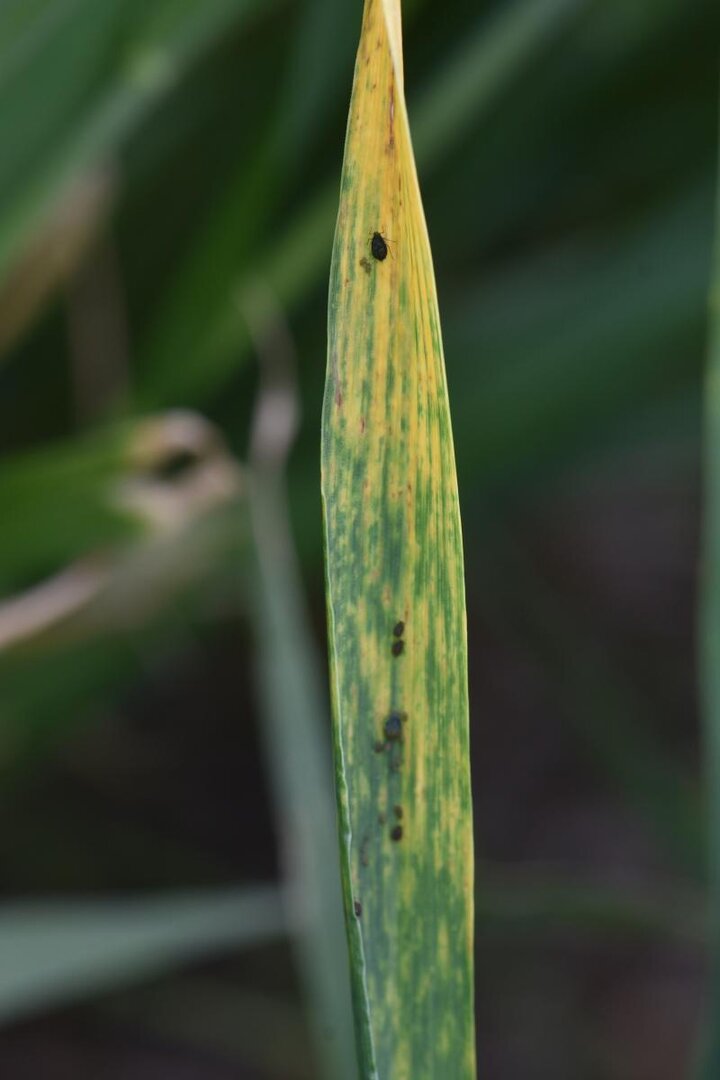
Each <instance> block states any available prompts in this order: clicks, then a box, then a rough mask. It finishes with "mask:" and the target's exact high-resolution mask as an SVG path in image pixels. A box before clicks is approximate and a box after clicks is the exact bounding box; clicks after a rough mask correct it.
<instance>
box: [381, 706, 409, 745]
mask: <svg viewBox="0 0 720 1080" xmlns="http://www.w3.org/2000/svg"><path fill="white" fill-rule="evenodd" d="M406 719H407V717H406V715H405V713H401V712H398V711H397V710H396V709H394V710H393V711H392V712H391V713H390V715H389V716H388V718H387V720H386V721H385V738H386V739H387V740H388V742H399V741H400V740H401V739H402V736H403V723H404V721H405V720H406Z"/></svg>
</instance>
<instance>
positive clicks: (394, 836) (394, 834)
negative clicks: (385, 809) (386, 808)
mask: <svg viewBox="0 0 720 1080" xmlns="http://www.w3.org/2000/svg"><path fill="white" fill-rule="evenodd" d="M402 834H403V828H402V825H395V827H394V828H392V829H391V830H390V839H391V840H402Z"/></svg>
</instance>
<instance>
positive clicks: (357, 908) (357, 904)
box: [353, 900, 362, 919]
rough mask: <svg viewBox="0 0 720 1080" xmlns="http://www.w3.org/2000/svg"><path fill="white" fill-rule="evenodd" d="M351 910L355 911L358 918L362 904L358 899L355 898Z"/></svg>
mask: <svg viewBox="0 0 720 1080" xmlns="http://www.w3.org/2000/svg"><path fill="white" fill-rule="evenodd" d="M353 911H354V912H355V914H356V915H357V917H358V919H359V918H360V916H361V915H362V904H361V903H360V901H359V900H356V901H355V903H354V904H353Z"/></svg>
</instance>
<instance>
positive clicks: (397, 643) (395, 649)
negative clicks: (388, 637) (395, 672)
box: [391, 641, 405, 656]
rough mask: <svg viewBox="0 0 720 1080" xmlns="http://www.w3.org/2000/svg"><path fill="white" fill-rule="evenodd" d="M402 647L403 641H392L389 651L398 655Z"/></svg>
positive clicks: (403, 646) (403, 645)
mask: <svg viewBox="0 0 720 1080" xmlns="http://www.w3.org/2000/svg"><path fill="white" fill-rule="evenodd" d="M404 648H405V642H404V641H393V645H392V650H391V652H392V654H393V656H400V654H401V653H402V652H403V650H404Z"/></svg>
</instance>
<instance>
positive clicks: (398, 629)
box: [393, 622, 405, 637]
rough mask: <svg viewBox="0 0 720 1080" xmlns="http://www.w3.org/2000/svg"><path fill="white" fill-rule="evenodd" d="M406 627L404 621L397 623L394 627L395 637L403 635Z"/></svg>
mask: <svg viewBox="0 0 720 1080" xmlns="http://www.w3.org/2000/svg"><path fill="white" fill-rule="evenodd" d="M404 629H405V623H404V622H398V623H395V626H394V627H393V637H402V636H403V631H404Z"/></svg>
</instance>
